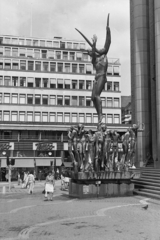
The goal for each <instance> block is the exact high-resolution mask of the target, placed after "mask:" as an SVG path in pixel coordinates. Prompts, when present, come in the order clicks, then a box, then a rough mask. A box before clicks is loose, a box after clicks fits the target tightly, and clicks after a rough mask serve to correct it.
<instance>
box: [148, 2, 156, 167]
mask: <svg viewBox="0 0 160 240" xmlns="http://www.w3.org/2000/svg"><path fill="white" fill-rule="evenodd" d="M149 41H150V92H151V132H152V157H153V159H154V166H155V165H156V161H157V106H156V74H155V21H154V1H149Z"/></svg>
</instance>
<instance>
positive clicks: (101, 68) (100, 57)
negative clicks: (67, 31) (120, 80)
mask: <svg viewBox="0 0 160 240" xmlns="http://www.w3.org/2000/svg"><path fill="white" fill-rule="evenodd" d="M76 30H77V31H78V32H79V33H80V34H81V35H82V36H83V37H84V38H85V40H86V41H87V42H88V44H89V45H90V46H91V47H92V49H91V50H90V51H88V54H89V55H90V56H91V58H92V64H93V67H94V68H95V70H96V75H95V82H94V84H93V89H92V101H93V104H94V107H95V109H96V112H97V115H98V121H99V123H101V122H102V118H103V114H102V101H101V98H100V95H101V92H102V90H103V89H104V86H105V83H106V82H107V78H106V75H107V68H108V59H107V53H108V50H109V47H110V44H111V33H110V28H109V15H108V18H107V26H106V40H105V44H104V48H102V49H100V50H98V49H97V48H96V43H97V36H96V35H93V38H92V41H93V43H91V42H90V41H89V40H88V39H87V38H86V37H85V36H84V35H83V34H82V33H81V32H80V31H79V30H78V29H76Z"/></svg>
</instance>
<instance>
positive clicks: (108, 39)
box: [76, 14, 111, 56]
mask: <svg viewBox="0 0 160 240" xmlns="http://www.w3.org/2000/svg"><path fill="white" fill-rule="evenodd" d="M76 31H77V32H79V33H80V34H81V35H82V37H83V38H84V39H85V40H86V41H87V43H88V44H89V45H90V46H91V47H93V44H92V43H91V42H90V40H88V38H87V37H86V36H85V35H84V34H83V33H82V32H80V31H79V30H78V29H77V28H76ZM110 44H111V31H110V28H109V14H108V17H107V26H106V40H105V44H104V48H102V49H100V50H98V49H97V48H95V52H96V53H97V54H98V55H99V56H101V55H104V54H107V53H108V50H109V47H110ZM88 54H89V55H90V56H91V55H92V53H91V51H88Z"/></svg>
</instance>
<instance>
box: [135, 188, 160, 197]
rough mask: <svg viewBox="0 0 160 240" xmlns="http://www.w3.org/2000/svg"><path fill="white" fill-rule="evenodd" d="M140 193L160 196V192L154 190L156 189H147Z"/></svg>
mask: <svg viewBox="0 0 160 240" xmlns="http://www.w3.org/2000/svg"><path fill="white" fill-rule="evenodd" d="M138 190H139V191H140V192H141V191H142V192H147V193H152V194H157V195H159V196H160V191H157V190H154V189H147V188H143V189H141V188H140V189H138Z"/></svg>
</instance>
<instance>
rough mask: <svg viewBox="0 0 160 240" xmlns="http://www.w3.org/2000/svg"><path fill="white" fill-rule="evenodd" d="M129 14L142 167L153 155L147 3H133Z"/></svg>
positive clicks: (138, 163) (141, 0)
mask: <svg viewBox="0 0 160 240" xmlns="http://www.w3.org/2000/svg"><path fill="white" fill-rule="evenodd" d="M130 11H131V15H130V16H131V94H132V103H133V105H132V113H133V123H138V122H139V123H144V124H145V131H144V132H139V133H138V136H137V157H136V159H137V161H136V166H142V164H143V161H144V160H145V157H146V154H147V152H148V151H149V152H151V143H150V140H151V137H150V136H151V131H150V122H151V120H150V100H149V99H150V86H149V76H150V71H149V22H148V13H149V8H148V1H147V0H130Z"/></svg>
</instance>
